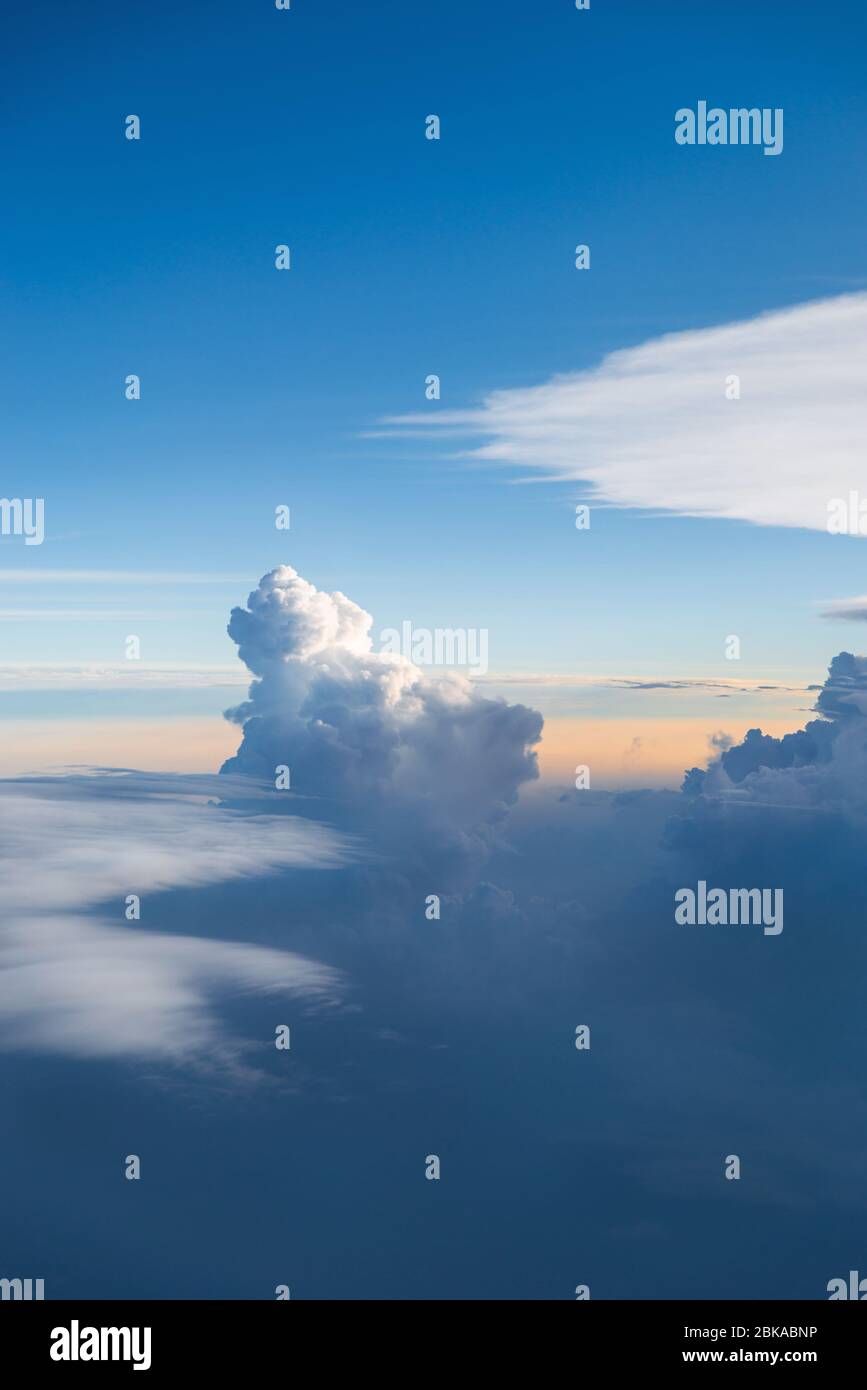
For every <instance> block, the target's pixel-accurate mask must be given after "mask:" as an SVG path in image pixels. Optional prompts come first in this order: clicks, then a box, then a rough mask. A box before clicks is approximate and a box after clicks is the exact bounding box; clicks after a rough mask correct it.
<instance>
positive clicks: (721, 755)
mask: <svg viewBox="0 0 867 1390" xmlns="http://www.w3.org/2000/svg"><path fill="white" fill-rule="evenodd" d="M370 621H371V620H370V618H369V616H368V615H367V614H365V613H364V612H363V610H361V609H360V608H358V607H357V605H356V604H354V603H353V602H352V601H351V600H349V599H347V598H345V597H344V596H343V595H341V594H335V595H327V594H322V593H320V592H318V591H317V590H316V589H314V588H313V586H312V585H309V584H307V583H306V581H304V580H303V579H301V578H300V577H299V576H297V575H296V574H295V573H294V571H292V570H290V569H288V568H283V569H281V570H277V571H274V572H273V573H272V574H270V575H268V576H266V577H265V578H264V579H263V580H262V582H261V584H260V585H259V587H258V588H257V589H256V590H255V591H254V592H253V594H252V595H251V597H250V600H249V601H248V604H247V607H246V608H244V609H236V610H234V612H233V614H232V619H231V623H230V627H229V631H230V634H231V635H232V637H233V638H234V640H235V641H236V642H237V643H238V645H239V650H240V654H241V657H242V659H243V660H244V661H245V662H246V663H247V665H248V666H249V668H250V670H251V672H252V673H253V676H254V681H253V685H252V687H251V690H250V695H249V699H248V701H247V702H246V703H245V704H244V705H242V706H240V707H239V708H238V709H236V710H234V711H232V712H231V715H230V717H232V718H233V719H234V720H235V721H236V722H238V723H239V725H241V726H242V730H243V732H242V737H241V742H240V746H239V749H238V753H237V755H236V756H235V758H233V759H231V760H230V762H229V763H228V764H227V765H226V767H225V768H224V769H223V774H224V775H223V778H215V779H209V783H208V791H209V792H211V791H212V790H213V787H214V785H215V784H216V785H218V786H219V785H222V787H223V788H224V794H223V796H222V797H220V798H219V799H220V801H221V802H222V805H221V806H219V807H218V806H211V807H210V808H209V812H208V814H210V815H211V816H213V817H234V818H237V819H238V820H239V821H241V822H243V823H244V830H243V833H241V834H239V836H238V837H237V839H235V837H234V836H233V835H230V836H228V837H225V836H224V837H223V839H226V842H227V844H228V843H232V844H234V845H235V846H236V849H235V861H236V862H234V863H233V865H232V868H231V871H229V870H228V869H227V870H226V871H225V872H224V873H222V874H221V875H219V876H218V881H214V882H210V883H209V882H208V880H207V872H209V871H210V870H207V865H208V864H209V863H210V862H211V860H212V858H213V851H214V849H216V852H217V857H218V858H219V856H220V854H221V853H222V850H221V845H222V843H223V839H221V838H220V836H218V837H217V838H216V839H215V840H214V841H213V844H210V846H209V840H210V836H209V835H208V834H207V833H205V834H204V836H203V837H202V836H201V835H200V834H199V832H197V834H196V837H195V846H194V848H195V853H196V854H198V855H201V856H202V857H203V858H202V862H203V864H204V865H205V868H206V870H207V872H203V873H197V874H193V875H191V876H190V875H188V876H187V877H186V878H184V877H183V876H182V875H181V874H180V871H179V870H178V871H176V872H175V877H174V878H172V876H171V873H170V872H168V878H167V881H166V886H171V889H172V891H170V892H161V893H158V894H156V895H155V896H154V897H153V898H152V899H150V900H149V912H150V914H151V920H150V922H149V924H148V928H147V930H148V931H153V932H160V933H164V934H165V935H166V937H167V938H172V939H174V938H178V937H183V938H184V939H185V940H189V939H191V938H192V939H196V940H198V941H203V942H207V941H210V942H213V943H218V944H219V945H220V946H221V947H222V946H224V945H225V943H228V942H234V943H238V942H243V943H244V946H243V949H244V951H245V952H253V954H247V955H245V956H244V957H243V959H242V960H241V961H240V962H239V963H240V964H241V965H242V966H243V977H244V978H243V981H242V987H241V988H239V989H236V990H234V991H229V990H228V989H226V988H225V978H224V976H225V973H226V971H228V970H229V969H230V966H231V960H232V957H231V954H230V955H228V956H227V955H225V954H224V955H223V956H221V957H220V962H221V963H220V980H221V981H222V985H221V989H222V993H221V1012H220V1014H219V1018H216V1017H215V1015H214V1014H213V1012H212V1011H209V1012H206V1011H205V1005H204V1003H203V1000H202V994H203V989H204V987H203V986H200V985H199V984H198V983H196V984H195V995H194V999H193V1005H194V1007H193V1009H192V1020H193V1032H192V1035H191V1036H192V1038H193V1042H194V1046H193V1048H192V1049H191V1050H188V1051H187V1052H183V1050H182V1053H181V1055H180V1056H179V1057H178V1058H177V1059H175V1063H174V1065H173V1066H171V1065H167V1064H166V1063H165V1060H164V1059H160V1058H155V1057H154V1056H153V1055H147V1053H146V1050H145V1052H143V1053H142V1055H141V1057H140V1060H139V1062H138V1064H137V1065H136V1063H135V1062H134V1061H133V1060H132V1059H131V1056H130V1051H131V1049H129V1048H127V1049H126V1050H125V1051H124V1050H122V1049H118V1051H117V1055H116V1057H115V1058H114V1059H113V1060H108V1061H103V1062H101V1063H95V1062H93V1061H87V1062H83V1061H81V1060H77V1059H76V1058H75V1057H74V1056H73V1057H70V1055H69V1049H67V1050H66V1052H64V1050H63V1049H62V1048H59V1047H58V1046H57V1045H56V1044H54V1047H53V1050H52V1042H51V1037H50V1030H48V1034H49V1036H47V1037H46V1036H42V1038H41V1042H42V1051H43V1053H44V1052H45V1050H46V1048H47V1049H48V1050H49V1052H51V1054H52V1055H51V1057H50V1061H46V1059H45V1057H44V1055H43V1056H41V1057H40V1056H39V1055H38V1054H37V1053H36V1052H35V1051H34V1050H33V1049H32V1048H31V1050H30V1051H27V1050H26V1049H25V1050H24V1051H23V1052H21V1053H19V1054H17V1056H16V1066H17V1067H18V1068H19V1071H18V1075H19V1077H21V1078H26V1084H27V1087H28V1097H29V1101H28V1108H27V1112H26V1114H25V1117H24V1122H23V1125H22V1126H21V1128H20V1130H19V1132H18V1133H17V1136H16V1142H15V1144H13V1145H11V1152H12V1154H13V1158H12V1160H11V1162H12V1167H13V1170H14V1171H13V1174H12V1177H13V1180H14V1179H15V1177H16V1176H17V1178H18V1180H19V1181H20V1182H21V1184H23V1186H24V1188H25V1189H26V1190H30V1189H31V1188H34V1187H37V1188H39V1190H40V1192H41V1194H42V1200H43V1204H44V1210H45V1218H44V1219H45V1230H44V1233H42V1234H39V1233H37V1236H36V1238H35V1240H34V1235H33V1228H32V1224H30V1225H28V1224H26V1223H25V1222H23V1221H22V1223H21V1228H20V1231H17V1232H16V1233H15V1236H14V1238H13V1240H12V1245H11V1250H10V1253H9V1258H13V1260H17V1262H18V1263H23V1264H26V1265H27V1269H26V1270H23V1271H22V1272H24V1273H31V1274H33V1275H45V1276H47V1277H50V1278H51V1279H52V1281H53V1284H54V1290H53V1296H58V1297H59V1296H63V1295H64V1294H70V1295H71V1294H88V1295H92V1296H98V1295H106V1294H110V1293H114V1294H115V1296H121V1297H124V1296H138V1295H141V1296H145V1295H149V1296H157V1297H158V1296H172V1297H189V1296H205V1297H218V1296H228V1297H263V1298H268V1297H272V1296H273V1289H274V1286H275V1285H276V1284H277V1283H288V1284H289V1285H290V1286H291V1287H292V1290H293V1297H325V1298H354V1297H373V1298H444V1297H457V1298H484V1297H493V1298H498V1297H517V1298H569V1297H571V1296H572V1292H573V1290H574V1288H575V1286H576V1284H579V1283H589V1284H590V1286H591V1292H592V1296H593V1297H608V1298H617V1297H683V1296H685V1297H696V1298H711V1297H747V1298H750V1297H752V1298H774V1297H780V1298H821V1297H824V1296H825V1288H826V1285H827V1282H828V1280H829V1279H831V1278H833V1277H835V1276H837V1275H839V1274H841V1273H842V1274H845V1273H846V1271H848V1270H849V1269H850V1268H858V1267H859V1262H860V1265H861V1266H863V1265H864V1263H865V1260H867V1248H865V1247H867V1230H865V1227H867V1201H865V1187H864V1180H863V1172H864V1159H865V1141H867V1107H865V1102H864V1097H863V1082H862V1076H863V1066H864V1055H865V1049H864V1043H865V1037H864V1035H865V1022H864V1018H865V1015H864V1009H863V1002H862V993H863V979H864V968H865V960H864V954H865V952H864V929H863V922H864V920H865V909H867V901H865V897H867V895H865V888H864V883H865V875H864V873H863V870H862V865H863V863H864V859H865V849H867V818H865V811H867V805H865V790H864V789H865V777H864V771H865V761H867V719H865V711H867V661H865V659H863V658H858V657H854V656H850V655H849V654H847V653H842V654H841V655H839V656H838V657H835V659H834V661H833V662H832V664H831V669H830V672H829V676H828V679H827V681H826V682H825V684H824V686H823V687H822V688H821V690H820V692H819V695H818V698H817V702H816V714H817V717H816V718H815V719H813V720H811V721H810V722H809V723H807V725H806V727H805V728H804V729H803V730H801V731H799V732H796V733H792V734H790V735H787V736H786V737H785V738H783V739H773V738H768V737H767V736H765V735H763V734H762V733H761V732H760V731H759V730H753V731H751V732H750V733H749V734H748V735H747V737H746V739H745V740H744V741H743V743H741V744H739V745H736V746H727V741H726V740H718V741H717V743H716V747H715V756H714V757H713V758H712V760H711V761H710V762H709V764H708V766H707V767H706V768H703V769H692V770H691V771H690V772H688V773H687V775H686V778H685V781H684V785H683V788H682V790H680V791H674V790H672V791H670V792H657V791H636V792H632V793H623V794H607V793H598V792H595V791H574V790H571V789H564V788H559V789H555V788H546V787H544V786H542V785H541V784H539V783H538V782H535V778H536V767H535V755H534V751H533V749H534V745H535V743H536V742H537V740H538V737H539V734H540V732H541V719H540V717H539V716H538V715H537V714H536V713H535V712H534V711H532V710H530V709H527V708H524V707H523V706H520V705H509V704H506V703H505V702H503V701H499V700H490V699H487V698H485V697H483V696H481V695H480V694H479V693H478V691H477V690H476V689H475V688H474V687H473V686H472V685H470V684H468V683H467V682H465V681H463V680H460V679H458V678H451V679H449V680H447V681H444V682H439V681H436V680H434V679H433V678H432V677H430V676H429V675H427V674H426V673H425V672H424V671H420V670H419V669H418V668H416V667H414V666H412V665H411V664H410V663H409V662H406V661H405V660H404V659H403V658H401V657H397V656H393V655H390V656H383V655H380V654H378V653H375V652H374V651H373V650H372V646H371V642H370V637H369V629H370ZM279 765H288V766H289V767H290V768H291V784H292V790H291V791H288V792H286V791H276V790H274V769H275V767H276V766H279ZM534 782H535V785H534ZM127 785H128V784H127ZM175 790H176V788H175ZM43 794H44V788H43ZM152 794H153V789H152V787H148V788H142V789H141V791H140V795H141V797H143V798H150V797H151V796H152ZM210 799H211V800H212V801H213V800H216V799H217V798H216V796H212V797H211V798H210ZM59 800H61V798H60V796H59V795H58V801H59ZM97 801H98V802H99V804H104V802H102V801H101V799H100V798H99V797H97ZM113 804H114V805H116V804H117V797H115V798H114V803H113ZM148 804H150V801H149V800H148ZM208 823H210V822H207V819H206V824H208ZM216 823H217V822H216V821H214V824H216ZM281 824H282V825H284V826H285V827H286V832H287V835H288V834H289V833H290V831H291V834H292V838H291V844H292V851H291V857H290V861H289V862H281V850H280V834H279V831H280V826H281ZM258 825H261V826H262V827H263V830H262V835H261V837H260V836H257V826H258ZM275 826H276V831H275V828H274V827H275ZM305 827H306V829H305ZM307 831H312V832H313V835H312V838H311V837H310V836H307ZM221 834H222V832H221ZM320 837H325V838H320ZM257 840H261V841H262V842H264V843H259V844H257ZM239 852H241V853H242V855H243V856H245V857H246V861H247V870H248V871H247V872H242V871H241V865H240V863H238V862H237V859H238V854H239ZM286 853H288V851H284V852H283V854H284V858H285V854H286ZM266 870H267V872H266ZM251 875H255V880H256V881H255V884H252V885H251V883H250V881H249V880H250V877H251ZM701 879H703V880H705V881H706V882H707V883H708V884H709V885H714V886H720V887H723V888H726V889H728V888H734V887H742V888H752V887H774V888H782V889H783V890H784V894H785V929H784V931H783V932H782V933H781V934H780V935H779V936H775V937H769V936H765V935H764V934H763V933H762V930H761V927H758V926H725V927H723V926H718V927H714V926H704V927H702V926H678V925H676V923H675V919H674V893H675V891H676V890H677V889H678V888H680V887H683V886H693V887H694V886H695V885H696V884H697V882H698V881H699V880H701ZM432 894H437V895H439V897H440V899H441V916H440V918H439V920H429V919H428V918H427V917H426V915H425V903H426V900H427V899H428V897H429V896H430V895H432ZM104 929H105V930H106V932H107V928H104ZM143 929H144V928H143V927H142V928H141V930H143ZM117 930H119V931H122V930H124V928H123V927H122V926H121V927H118V928H117ZM141 944H142V947H143V949H144V943H141ZM22 949H25V948H22ZM257 950H261V951H263V952H266V953H272V954H271V955H267V956H259V955H257V954H255V951H257ZM281 953H287V961H288V964H283V965H281V966H280V967H279V970H281V971H282V972H283V979H282V984H283V986H284V987H286V988H289V989H291V990H293V991H294V993H286V992H285V989H284V992H282V993H281V992H279V990H280V984H281V980H280V979H279V978H278V979H277V980H276V981H275V982H274V983H275V985H276V987H277V990H278V992H277V993H275V992H273V991H269V992H267V993H264V992H263V990H262V987H261V985H262V978H261V977H262V971H263V969H266V970H267V969H268V968H270V965H269V963H270V962H272V961H273V962H277V961H279V960H280V958H281ZM183 959H184V964H185V969H187V970H188V971H192V972H193V979H194V981H198V973H197V972H199V971H200V969H201V962H200V958H199V953H198V950H197V949H196V950H191V949H189V948H185V952H184V957H183ZM145 962H146V964H148V965H150V963H151V957H150V956H146V958H145ZM278 974H279V971H278ZM7 983H8V980H7ZM323 996H324V998H323ZM171 1003H172V1001H171V999H170V1000H169V1004H171ZM175 1003H176V1004H177V1001H175ZM34 1007H36V1006H35V1005H34ZM161 1007H165V1004H164V1003H163V1005H161ZM171 1021H172V1029H173V1033H174V1035H175V1036H179V1037H183V1028H184V1014H183V1008H182V1005H181V1004H178V1005H177V1007H176V1008H172V1015H171ZM283 1022H286V1023H289V1024H290V1025H291V1026H292V1028H293V1045H292V1050H291V1052H290V1053H288V1054H286V1053H280V1052H277V1051H276V1050H275V1048H274V1047H273V1041H272V1039H273V1036H274V1028H275V1026H276V1025H277V1024H279V1023H283ZM146 1024H147V1020H146V1019H145V1020H143V1019H142V1017H141V1014H140V1011H139V1013H138V1014H137V1015H136V1030H135V1036H136V1038H138V1039H140V1038H141V1036H142V1033H143V1030H146ZM581 1024H586V1025H589V1026H590V1030H591V1047H590V1050H589V1051H577V1050H576V1049H575V1046H574V1037H575V1029H576V1027H577V1026H578V1025H581ZM33 1029H35V1034H34V1036H36V1037H37V1038H39V1036H40V1032H39V1027H38V1023H37V1022H34V1023H33ZM44 1031H45V1030H43V1032H44ZM229 1040H232V1041H231V1047H230V1045H229ZM31 1042H32V1038H31ZM224 1050H226V1052H227V1055H229V1056H230V1057H231V1061H232V1066H231V1067H229V1068H227V1067H225V1066H223V1065H222V1064H221V1057H222V1053H223V1051H224ZM155 1066H156V1067H157V1068H158V1069H157V1070H155V1069H154V1068H155ZM131 1067H132V1068H133V1072H134V1074H133V1076H132V1077H131V1076H130V1068H131ZM239 1069H242V1070H239ZM97 1074H98V1083H97ZM59 1076H62V1077H63V1078H64V1085H65V1087H66V1089H65V1090H64V1095H68V1096H69V1098H70V1099H69V1101H68V1104H67V1102H65V1101H61V1103H60V1105H59V1106H58V1105H57V1104H56V1102H55V1099H54V1098H55V1096H56V1092H57V1087H58V1077H59ZM239 1076H240V1077H241V1081H239ZM242 1083H243V1084H242ZM73 1107H74V1115H73ZM70 1129H71V1131H72V1132H73V1133H74V1134H75V1136H76V1138H75V1139H74V1141H73V1143H72V1145H71V1146H70V1144H69V1132H70ZM59 1149H63V1151H64V1152H65V1154H66V1155H67V1157H66V1162H65V1165H63V1166H62V1167H61V1171H60V1172H59V1173H58V1171H57V1170H56V1166H52V1160H51V1154H52V1153H53V1154H54V1155H55V1156H56V1154H57V1152H58V1150H59ZM129 1152H140V1153H142V1155H143V1172H144V1174H145V1179H146V1180H143V1181H142V1182H141V1183H140V1184H125V1183H124V1182H123V1181H122V1178H121V1177H120V1172H121V1167H120V1165H121V1161H122V1158H123V1156H124V1154H126V1153H129ZM432 1153H436V1154H438V1155H439V1156H440V1158H441V1162H442V1178H441V1180H440V1181H439V1182H428V1181H426V1180H425V1178H424V1161H425V1157H426V1155H428V1154H432ZM729 1154H738V1155H739V1157H740V1159H741V1164H742V1177H741V1179H740V1180H739V1181H735V1182H732V1181H726V1180H725V1178H724V1176H723V1172H724V1165H725V1159H726V1156H727V1155H729ZM131 1189H133V1190H131ZM82 1191H84V1194H85V1199H86V1196H87V1194H88V1193H89V1194H90V1196H91V1198H92V1200H93V1202H94V1203H95V1202H97V1201H98V1202H99V1203H100V1207H99V1210H100V1218H99V1225H98V1227H97V1230H96V1231H95V1232H94V1231H93V1230H92V1229H91V1230H90V1232H89V1243H88V1246H87V1253H86V1256H83V1257H82V1256H76V1253H75V1252H76V1251H77V1250H80V1242H81V1239H82V1225H81V1216H80V1212H81V1209H82ZM106 1193H108V1196H107V1197H106ZM85 1205H86V1200H85ZM91 1209H93V1208H91ZM169 1252H170V1256H171V1258H169Z"/></svg>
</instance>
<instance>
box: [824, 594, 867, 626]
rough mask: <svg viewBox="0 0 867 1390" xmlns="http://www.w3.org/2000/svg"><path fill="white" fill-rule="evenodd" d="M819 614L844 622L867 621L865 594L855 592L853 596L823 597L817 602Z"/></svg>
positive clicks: (866, 596) (866, 595)
mask: <svg viewBox="0 0 867 1390" xmlns="http://www.w3.org/2000/svg"><path fill="white" fill-rule="evenodd" d="M819 616H820V617H821V618H836V619H837V620H838V621H842V622H846V623H867V594H857V595H855V597H854V598H832V599H825V600H824V601H823V602H821V603H820V604H819Z"/></svg>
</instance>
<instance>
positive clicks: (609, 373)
mask: <svg viewBox="0 0 867 1390" xmlns="http://www.w3.org/2000/svg"><path fill="white" fill-rule="evenodd" d="M865 351H867V293H863V292H862V293H857V294H849V295H842V296H838V297H835V298H831V299H824V300H818V301H815V302H811V303H808V304H803V305H798V306H796V307H794V308H790V309H784V310H775V311H773V312H770V313H764V314H760V315H759V316H758V317H756V318H752V319H747V320H744V321H742V322H738V323H731V324H725V325H722V326H719V327H714V328H707V329H699V330H694V331H689V332H682V333H671V334H667V335H666V336H664V337H660V338H655V339H652V340H650V341H649V342H646V343H643V344H642V345H640V346H639V347H634V348H627V349H625V350H622V351H618V352H614V353H611V354H609V355H608V356H606V357H605V358H604V359H603V360H602V362H601V363H600V364H599V366H597V367H594V368H592V369H589V370H586V371H580V372H574V373H571V374H569V375H562V376H557V377H554V378H553V379H552V380H551V381H548V382H546V383H543V384H542V385H539V386H533V387H528V388H526V389H512V390H503V391H495V392H493V393H492V394H491V395H489V396H488V397H486V398H485V400H484V401H483V403H482V405H481V407H480V408H479V409H475V410H464V411H443V412H439V411H438V412H437V413H436V415H407V416H401V417H394V418H392V419H391V420H389V421H388V422H387V423H388V424H389V425H391V426H393V427H404V428H410V429H415V428H419V429H422V430H424V431H425V432H429V431H430V430H441V431H446V432H454V433H459V434H465V435H470V436H483V437H484V439H485V441H486V442H484V443H483V444H481V445H480V446H479V447H478V448H476V449H474V450H472V451H471V452H470V453H469V454H468V455H467V457H470V458H473V459H476V460H489V461H497V462H500V463H504V464H507V465H509V466H513V467H520V468H524V469H526V468H532V469H538V470H541V472H542V474H543V476H545V477H547V478H549V479H573V480H575V481H580V482H582V483H584V484H586V485H587V487H588V488H589V489H590V496H591V499H593V498H595V499H596V500H597V501H598V502H599V503H601V504H606V505H609V506H612V507H637V508H649V509H653V510H655V511H668V512H673V513H677V514H679V515H681V516H699V517H702V516H704V517H726V518H732V519H737V520H741V521H749V522H754V523H756V524H758V525H762V526H797V527H807V528H810V529H813V530H825V529H826V527H827V522H828V503H829V501H830V500H831V499H832V498H846V497H848V495H849V492H850V490H855V491H860V492H861V494H862V495H867V461H865V454H864V448H863V441H864V438H865V435H867V396H865V392H864V385H863V371H862V367H861V364H862V362H863V360H864V355H865ZM733 376H737V377H738V378H739V381H740V399H738V400H729V399H727V397H726V394H725V391H726V382H727V380H728V379H729V378H731V377H733Z"/></svg>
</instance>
